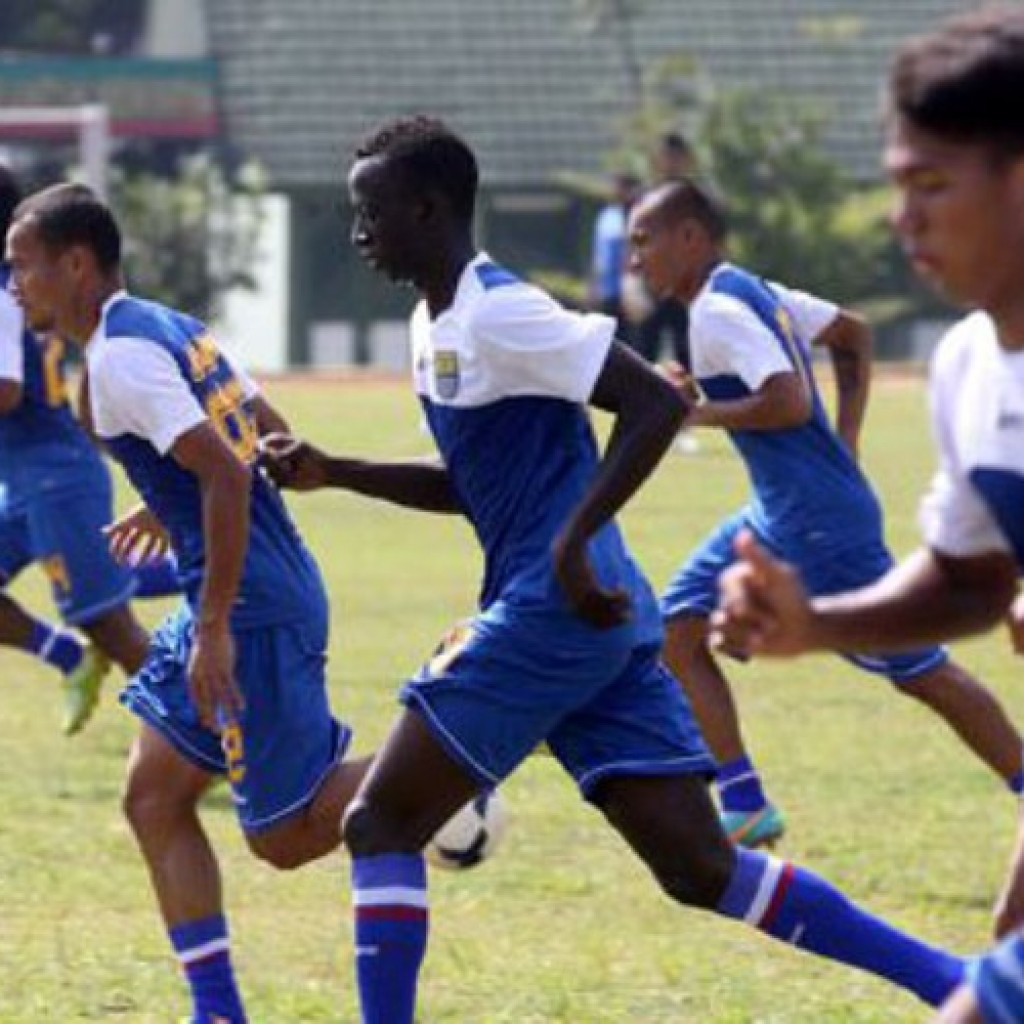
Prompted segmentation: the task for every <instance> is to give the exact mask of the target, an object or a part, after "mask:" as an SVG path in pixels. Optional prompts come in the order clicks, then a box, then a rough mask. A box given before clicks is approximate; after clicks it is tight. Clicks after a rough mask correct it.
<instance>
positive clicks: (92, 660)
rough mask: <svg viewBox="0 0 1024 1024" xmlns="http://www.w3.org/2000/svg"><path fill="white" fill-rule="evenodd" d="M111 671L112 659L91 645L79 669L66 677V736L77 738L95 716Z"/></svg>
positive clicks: (83, 655) (64, 725)
mask: <svg viewBox="0 0 1024 1024" xmlns="http://www.w3.org/2000/svg"><path fill="white" fill-rule="evenodd" d="M109 671H110V659H109V658H108V657H107V656H106V655H105V654H104V653H103V652H102V651H101V650H100V649H99V648H98V647H94V646H93V645H92V644H90V645H89V646H88V647H86V649H85V652H84V653H83V654H82V660H81V661H80V662H79V663H78V667H77V668H75V669H74V670H73V671H71V672H69V673H68V674H67V675H66V676H65V677H64V684H63V686H64V722H63V724H62V726H61V729H62V731H63V733H64V735H65V736H74V734H75V733H76V732H79V731H80V730H81V729H82V728H83V726H84V725H85V723H86V722H88V721H89V719H90V718H91V717H92V713H93V711H95V710H96V705H97V704H98V703H99V700H100V688H101V687H102V686H103V680H104V678H105V677H106V675H107V673H108V672H109Z"/></svg>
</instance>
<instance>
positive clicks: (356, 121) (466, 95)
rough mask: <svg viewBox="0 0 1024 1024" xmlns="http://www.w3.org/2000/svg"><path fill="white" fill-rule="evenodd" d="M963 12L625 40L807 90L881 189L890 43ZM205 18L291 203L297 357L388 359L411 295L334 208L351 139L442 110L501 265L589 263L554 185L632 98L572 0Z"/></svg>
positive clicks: (739, 5) (225, 84)
mask: <svg viewBox="0 0 1024 1024" xmlns="http://www.w3.org/2000/svg"><path fill="white" fill-rule="evenodd" d="M979 3H980V0H979ZM971 6H978V4H974V3H971V2H969V0H900V2H899V3H893V2H892V0H786V2H785V3H777V2H775V3H768V2H766V0H646V2H645V3H644V4H643V5H642V7H641V12H640V15H639V17H638V18H637V20H636V21H635V23H634V29H635V33H634V41H635V48H636V52H637V55H638V56H639V58H640V60H641V62H642V63H644V65H645V66H647V67H651V66H653V64H655V63H656V62H657V61H659V60H662V59H664V58H668V57H671V56H673V55H677V54H680V53H688V54H691V55H692V56H693V57H694V58H695V59H696V61H697V62H698V64H699V67H700V81H701V83H702V84H703V85H704V86H706V87H716V88H721V87H732V86H752V87H756V88H758V89H760V90H770V91H780V92H784V93H790V94H795V95H798V96H802V97H805V98H811V99H813V100H814V101H815V102H816V103H818V104H819V105H820V108H821V111H822V114H823V116H824V117H825V119H826V122H827V125H828V127H827V131H826V133H825V141H826V143H827V146H828V148H829V149H830V150H831V152H832V153H833V155H834V156H836V157H837V158H838V159H839V160H840V161H841V162H843V163H844V164H845V165H846V167H847V168H848V170H850V171H851V172H852V173H853V174H854V175H855V176H857V177H859V178H862V179H867V180H876V179H877V177H878V161H877V154H878V148H879V146H878V143H879V139H878V131H879V124H878V101H879V88H880V86H879V83H880V81H881V79H882V77H883V73H884V70H885V68H886V65H887V63H888V61H889V59H890V56H891V54H892V52H893V50H894V48H895V46H896V44H897V42H898V41H899V40H901V39H903V38H904V37H906V36H907V35H910V34H912V33H914V32H916V31H920V30H923V29H924V28H926V27H928V26H929V25H931V24H933V23H934V22H935V21H937V20H938V19H940V18H943V17H945V16H947V15H948V14H950V13H951V12H954V11H958V10H963V9H964V8H966V7H971ZM206 12H207V19H208V28H209V38H210V44H211V52H212V53H213V54H214V55H215V56H216V58H217V61H218V67H219V74H220V83H221V97H222V108H221V112H222V117H223V120H224V124H225V126H226V127H227V129H228V131H229V133H230V136H231V139H232V141H233V142H234V143H235V144H236V145H238V146H239V147H241V148H242V149H243V150H244V151H245V152H247V153H251V154H253V155H255V156H256V157H257V158H258V159H259V160H260V161H261V162H262V163H263V164H264V166H265V167H266V169H267V171H268V174H269V177H270V181H271V184H272V187H273V188H274V189H275V190H279V191H281V192H282V193H285V194H287V195H288V196H289V197H290V199H291V202H292V236H291V237H292V257H293V258H292V271H291V288H290V296H291V298H290V310H291V311H290V314H289V323H290V329H289V336H290V352H289V355H290V358H291V359H292V361H294V362H296V363H300V364H301V363H304V362H317V361H321V360H328V359H329V360H331V361H333V360H335V359H337V358H347V357H348V355H349V354H350V353H352V354H354V355H355V357H356V358H357V359H360V360H368V359H373V360H378V359H385V358H390V357H389V356H385V355H384V352H385V349H387V350H388V351H390V349H389V345H390V342H382V341H380V339H381V338H383V337H388V335H387V332H386V331H385V332H384V333H383V334H382V333H381V328H380V327H379V325H380V324H386V323H389V322H393V321H394V320H396V319H400V318H401V317H402V316H403V315H404V313H405V312H406V311H407V308H408V301H407V298H406V296H405V295H404V294H402V293H400V292H398V291H396V290H395V289H390V288H388V287H387V286H386V285H382V283H381V282H380V280H379V279H377V278H375V277H374V276H373V275H371V274H369V273H367V272H366V270H365V268H364V267H363V266H362V265H361V263H360V261H359V259H358V257H357V256H356V255H355V254H354V253H353V252H352V251H351V249H350V247H349V246H348V245H347V243H346V242H345V240H344V235H343V232H344V228H343V224H342V218H341V217H340V216H339V214H338V205H339V202H341V201H342V194H341V190H340V187H339V183H340V180H341V176H342V172H343V169H344V166H345V164H346V161H347V160H348V158H349V156H350V154H351V153H352V150H353V147H354V145H355V143H356V142H357V141H358V140H359V138H360V137H361V136H362V135H363V134H364V133H365V131H366V130H367V129H368V128H369V127H371V126H373V125H374V124H376V123H378V122H379V121H381V120H382V119H384V118H387V117H390V116H393V115H396V114H400V113H410V112H417V111H429V112H431V113H437V114H440V115H441V116H443V117H445V118H446V119H448V120H450V121H451V122H452V123H453V124H454V125H455V126H456V127H457V128H459V129H460V130H462V131H464V132H465V133H466V134H467V135H468V137H469V138H471V139H472V141H473V145H474V148H475V149H476V151H477V152H478V154H479V155H480V157H481V160H482V163H483V167H484V171H485V178H484V182H483V186H484V187H483V190H482V203H481V214H480V228H481V234H482V237H483V240H484V242H485V244H487V245H489V246H491V247H492V248H493V249H494V251H495V252H497V253H500V255H501V258H502V259H503V260H505V261H506V262H508V263H509V264H510V265H511V266H512V267H513V268H515V269H518V270H521V271H530V272H536V271H544V270H553V271H563V272H568V273H571V274H577V275H578V274H579V273H580V272H581V268H582V267H584V266H585V261H586V253H585V251H584V250H585V246H586V238H587V231H586V226H587V225H588V224H589V221H590V217H591V215H592V207H591V206H589V205H588V204H585V203H582V202H581V201H580V199H579V198H578V197H577V196H575V195H573V194H572V193H571V192H570V190H568V189H566V188H564V187H563V185H562V184H561V183H560V175H563V174H564V172H566V171H583V172H590V173H593V174H603V172H604V171H605V170H606V168H604V167H603V164H602V160H603V158H604V157H605V155H606V154H607V152H608V151H609V149H610V148H611V147H612V146H613V144H614V143H615V141H616V139H617V137H618V131H619V128H620V127H621V124H622V118H623V116H624V115H625V114H626V112H627V110H628V107H629V91H628V87H627V84H628V77H627V75H626V74H625V72H624V66H623V60H622V53H621V51H620V49H619V48H617V47H616V45H615V42H614V33H613V32H612V31H608V30H606V31H604V32H597V33H594V32H588V31H587V26H586V25H585V24H584V22H583V20H582V19H583V15H582V14H581V5H579V4H578V3H575V2H574V0H515V2H512V3H500V2H486V3H480V2H479V0H429V2H426V0H388V2H387V3H381V2H380V0H335V2H332V3H326V2H324V0H288V2H287V3H254V2H253V0H207V3H206ZM684 127H685V126H684ZM378 350H379V351H378Z"/></svg>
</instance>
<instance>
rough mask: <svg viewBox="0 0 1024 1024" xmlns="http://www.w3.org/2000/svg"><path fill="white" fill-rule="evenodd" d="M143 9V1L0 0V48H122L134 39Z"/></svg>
mask: <svg viewBox="0 0 1024 1024" xmlns="http://www.w3.org/2000/svg"><path fill="white" fill-rule="evenodd" d="M145 13H146V2H145V0H3V2H2V3H0V50H14V51H28V52H38V53H47V54H53V53H58V54H80V55H82V54H93V53H109V52H122V51H124V50H125V49H127V48H129V47H130V45H131V44H132V43H133V42H134V40H135V38H136V37H137V35H138V33H139V31H140V30H141V28H142V24H143V20H144V18H145Z"/></svg>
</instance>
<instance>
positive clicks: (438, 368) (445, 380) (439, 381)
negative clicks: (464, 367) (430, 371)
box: [434, 350, 459, 398]
mask: <svg viewBox="0 0 1024 1024" xmlns="http://www.w3.org/2000/svg"><path fill="white" fill-rule="evenodd" d="M434 387H435V388H436V389H437V394H438V397H440V398H454V397H455V396H456V395H457V394H458V393H459V353H458V352H454V351H451V350H439V351H437V352H435V353H434Z"/></svg>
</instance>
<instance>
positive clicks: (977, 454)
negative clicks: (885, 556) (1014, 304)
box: [921, 312, 1024, 556]
mask: <svg viewBox="0 0 1024 1024" xmlns="http://www.w3.org/2000/svg"><path fill="white" fill-rule="evenodd" d="M930 401H931V413H932V427H933V431H934V434H935V440H936V444H937V446H938V450H939V467H938V471H937V472H936V474H935V477H934V479H933V480H932V484H931V487H930V489H929V491H928V494H927V495H926V497H925V499H924V501H923V503H922V507H921V522H922V528H923V532H924V536H925V539H926V541H927V542H928V544H929V545H930V546H932V547H934V548H935V549H937V550H939V551H943V552H945V553H947V554H950V555H960V556H970V555H975V554H981V553H984V552H986V551H993V550H995V551H1006V550H1009V549H1010V544H1009V541H1008V539H1007V538H1006V536H1005V535H1004V533H1003V532H1002V530H1001V529H1000V527H999V525H998V523H997V521H996V519H995V518H994V516H993V515H992V513H991V510H990V509H989V507H988V506H987V504H986V502H985V501H984V500H983V498H982V495H981V494H980V493H979V491H978V489H977V488H976V487H975V486H974V484H973V483H972V482H971V475H972V474H973V473H976V472H977V471H979V470H996V471H1003V472H1006V473H1009V474H1012V475H1015V476H1020V477H1021V478H1022V479H1024V354H1022V353H1012V352H1007V351H1005V350H1004V349H1002V348H1001V347H1000V345H999V343H998V339H997V337H996V331H995V326H994V324H993V323H992V321H991V319H990V318H989V317H988V316H987V315H986V314H985V313H980V312H979V313H972V314H971V315H970V316H968V317H966V318H964V319H963V320H961V321H960V322H959V323H958V324H956V325H955V326H954V327H952V328H951V329H950V331H949V332H948V333H947V334H946V335H945V337H944V338H943V339H942V341H941V342H940V343H939V346H938V348H937V349H936V351H935V354H934V356H933V358H932V364H931V381H930ZM1021 515H1022V516H1024V509H1022V510H1021Z"/></svg>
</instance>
